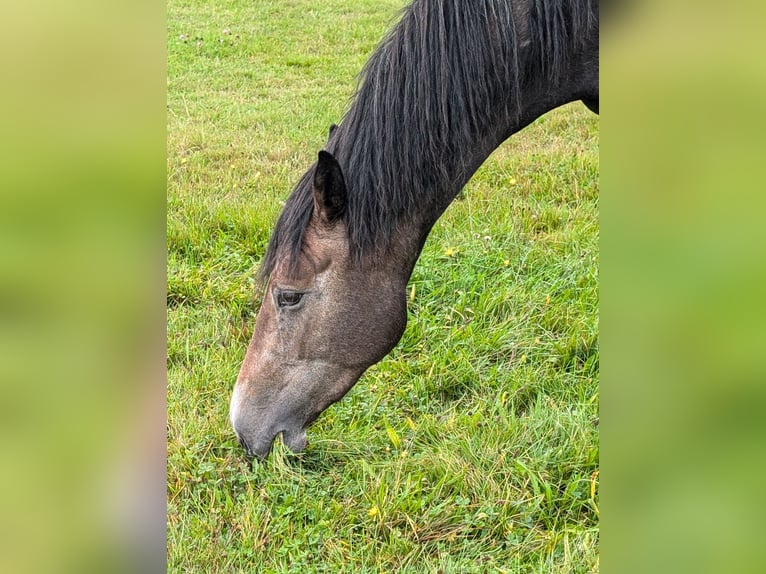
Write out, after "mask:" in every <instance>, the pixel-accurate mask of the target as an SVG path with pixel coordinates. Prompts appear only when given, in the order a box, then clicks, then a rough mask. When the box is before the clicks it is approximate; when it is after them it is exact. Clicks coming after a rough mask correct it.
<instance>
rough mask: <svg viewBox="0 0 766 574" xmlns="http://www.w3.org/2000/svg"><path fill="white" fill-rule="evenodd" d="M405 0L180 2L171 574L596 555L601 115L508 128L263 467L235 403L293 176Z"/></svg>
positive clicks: (590, 566)
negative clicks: (352, 359)
mask: <svg viewBox="0 0 766 574" xmlns="http://www.w3.org/2000/svg"><path fill="white" fill-rule="evenodd" d="M403 4H404V3H403V2H402V1H401V0H398V1H388V0H384V1H379V0H378V1H374V2H373V1H369V0H356V1H352V0H329V1H322V2H316V1H315V0H314V1H310V0H285V1H280V2H266V1H257V2H242V1H238V0H219V1H216V2H211V1H203V0H170V1H169V2H168V44H167V48H168V54H167V57H168V116H167V117H168V204H167V218H168V220H167V245H168V255H167V257H168V262H167V264H168V295H167V304H168V309H167V329H168V358H167V363H168V569H169V571H171V572H298V573H305V572H354V573H356V572H384V571H385V572H391V571H397V572H447V573H450V572H561V573H565V572H566V573H574V572H592V571H598V562H599V558H598V460H599V446H598V445H599V441H598V424H599V418H598V417H599V414H598V401H599V390H598V389H599V387H598V369H599V359H598V357H599V351H598V238H599V231H598V170H599V162H598V117H597V116H595V115H593V114H592V113H590V112H589V111H588V110H587V109H586V108H585V107H584V106H583V105H582V104H580V103H576V104H571V105H568V106H566V107H564V108H560V109H558V110H554V111H553V112H551V113H549V114H548V115H546V116H544V117H543V118H541V119H540V120H538V121H537V122H535V123H534V124H533V125H531V126H529V127H528V128H527V129H525V130H524V131H522V132H521V133H519V134H517V135H516V136H514V137H513V138H511V139H510V140H509V141H507V142H506V143H505V144H503V145H502V146H501V147H500V148H499V149H498V150H496V151H495V153H494V154H493V155H492V156H491V157H490V158H489V159H488V160H487V162H486V163H485V164H484V165H483V166H482V168H481V169H480V170H479V171H478V172H477V173H476V175H475V176H474V177H473V179H472V180H471V181H470V182H469V184H468V185H467V186H466V188H465V189H464V191H463V193H462V194H461V196H460V197H459V199H458V200H456V201H455V202H454V203H453V205H452V206H451V207H450V208H449V209H448V210H447V212H446V213H445V215H444V216H443V217H442V218H441V219H440V221H439V222H438V223H437V225H436V226H435V227H434V230H433V232H432V233H431V236H430V238H429V240H428V242H427V244H426V247H425V249H424V251H423V255H422V256H421V258H420V260H419V262H418V264H417V266H416V268H415V270H414V273H413V275H412V278H411V280H410V285H409V291H408V294H409V299H410V300H409V323H408V327H407V330H406V332H405V334H404V336H403V338H402V340H401V342H400V343H399V344H398V345H397V347H396V348H395V349H394V351H393V352H392V353H391V354H390V355H389V356H388V357H387V358H386V359H384V360H383V361H382V362H381V363H379V364H378V365H376V366H374V367H372V368H371V369H370V370H369V371H368V372H367V373H366V374H365V375H364V376H363V377H362V379H361V380H360V381H359V383H358V384H357V385H356V386H355V387H354V388H353V389H352V391H351V392H350V393H349V394H348V395H347V396H346V397H345V398H344V399H343V400H342V401H341V402H339V403H337V404H336V405H333V406H332V407H330V408H329V409H328V410H327V411H326V412H325V413H324V414H323V415H322V416H321V417H320V418H319V420H318V421H317V422H316V423H315V424H314V426H313V427H311V429H310V430H309V441H310V446H309V448H308V449H307V450H306V451H305V452H304V453H303V454H301V455H292V454H290V453H289V452H288V451H287V450H286V449H285V448H284V447H283V446H282V445H281V444H280V443H279V441H277V443H276V445H275V449H274V451H273V452H272V455H271V457H270V458H269V459H268V460H267V461H266V462H263V463H257V462H256V463H255V464H254V465H253V466H252V467H251V465H250V463H249V462H248V461H247V460H246V459H245V457H244V452H243V451H242V449H241V448H240V447H239V445H238V444H237V440H236V438H235V436H234V433H233V431H232V430H231V428H230V426H229V422H228V416H227V415H228V402H229V397H230V394H231V390H232V388H233V385H234V381H235V379H236V376H237V372H238V370H239V366H240V363H241V361H242V359H243V357H244V354H245V350H246V348H247V344H248V342H249V337H250V335H251V333H252V328H253V325H254V319H255V313H256V311H257V308H258V305H259V300H260V297H261V295H262V293H261V292H260V291H259V290H257V289H256V285H255V283H254V275H255V272H256V271H257V268H258V264H259V261H260V258H261V257H262V255H263V253H264V250H265V247H266V243H267V241H268V238H269V235H270V232H271V228H272V226H273V224H274V222H275V220H276V217H277V215H278V213H279V210H280V208H281V205H282V203H283V202H284V200H285V198H286V197H287V195H288V194H289V192H290V190H291V188H292V186H293V185H294V183H295V182H296V181H297V180H298V178H299V177H300V176H301V175H302V173H303V172H304V171H305V170H306V168H307V167H308V166H309V165H310V164H311V163H312V162H313V161H314V158H315V157H316V151H317V150H319V149H321V148H322V146H323V144H324V142H325V140H326V137H327V129H328V126H329V125H330V124H331V123H333V122H338V121H339V120H340V118H341V117H342V115H343V112H344V110H345V109H346V108H347V106H348V103H349V98H350V97H351V95H352V93H353V90H354V87H355V83H356V75H357V73H358V72H359V70H360V69H361V67H362V65H363V64H364V62H365V61H366V59H367V57H368V56H369V54H370V53H371V51H372V50H373V49H374V48H375V46H376V44H377V42H378V41H379V39H380V38H381V37H382V35H383V34H384V32H385V31H386V30H387V29H388V28H389V27H390V25H391V23H392V21H393V19H395V18H396V16H397V14H398V11H399V9H400V8H401V7H402V6H403Z"/></svg>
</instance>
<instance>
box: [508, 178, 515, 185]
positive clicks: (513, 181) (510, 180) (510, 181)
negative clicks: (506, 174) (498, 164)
mask: <svg viewBox="0 0 766 574" xmlns="http://www.w3.org/2000/svg"><path fill="white" fill-rule="evenodd" d="M508 183H510V184H511V185H516V178H515V177H512V178H511V179H509V180H508Z"/></svg>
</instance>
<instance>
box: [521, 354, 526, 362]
mask: <svg viewBox="0 0 766 574" xmlns="http://www.w3.org/2000/svg"><path fill="white" fill-rule="evenodd" d="M519 361H520V362H522V363H526V362H527V356H526V355H522V356H521V359H519Z"/></svg>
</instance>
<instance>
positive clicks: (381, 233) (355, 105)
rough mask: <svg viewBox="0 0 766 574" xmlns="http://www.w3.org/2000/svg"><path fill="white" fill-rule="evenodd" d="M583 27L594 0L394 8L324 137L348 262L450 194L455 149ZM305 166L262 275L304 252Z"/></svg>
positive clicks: (489, 126)
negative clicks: (341, 207) (339, 193)
mask: <svg viewBox="0 0 766 574" xmlns="http://www.w3.org/2000/svg"><path fill="white" fill-rule="evenodd" d="M594 27H596V28H597V27H598V0H528V1H525V0H485V1H480V0H477V1H470V2H469V1H464V0H415V1H414V2H413V3H412V4H411V5H410V6H409V7H407V8H405V9H404V11H403V13H402V16H401V19H400V20H399V22H398V24H396V26H394V27H393V28H392V29H391V31H390V32H389V33H388V35H387V36H386V37H385V38H384V39H383V41H382V42H381V43H380V45H379V46H378V47H377V49H376V50H375V51H374V53H373V54H372V56H371V57H370V59H369V60H368V62H367V64H366V65H365V67H364V68H363V70H362V72H361V74H360V79H359V82H358V85H357V90H356V93H355V95H354V97H353V98H352V103H351V106H350V107H349V109H348V111H347V112H346V114H345V116H344V118H343V120H342V121H341V123H340V125H339V126H337V128H336V129H331V131H330V139H329V141H328V143H327V146H326V147H327V151H329V152H330V153H332V154H333V155H334V156H335V158H336V159H337V160H338V162H339V163H340V165H341V168H342V170H343V174H344V178H345V181H346V186H347V189H348V205H347V209H346V214H345V215H344V219H343V221H344V222H345V225H346V228H347V235H348V240H349V249H350V255H351V257H352V260H353V261H354V262H355V263H356V264H357V265H359V266H363V265H364V264H365V263H366V262H368V261H371V260H374V259H375V258H376V257H377V256H378V255H380V254H381V253H384V252H385V251H386V249H387V248H388V246H389V244H390V241H391V239H392V235H393V232H394V230H395V229H396V225H397V222H399V221H400V219H401V218H402V217H404V216H406V215H407V214H409V213H412V212H413V211H414V210H416V209H421V210H422V209H424V206H425V208H426V209H429V208H430V209H434V210H435V209H436V207H435V206H436V205H437V204H439V203H442V204H443V202H444V194H445V193H447V192H448V191H453V192H454V193H457V191H459V189H453V188H454V187H455V182H456V181H460V180H461V177H462V174H461V170H462V169H464V168H465V166H463V165H462V164H461V162H460V161H459V158H460V157H461V152H462V154H465V150H469V149H471V148H472V147H473V146H475V145H476V141H477V139H478V137H479V135H480V134H483V133H487V132H488V131H490V130H495V129H496V128H497V125H496V124H497V122H498V119H499V118H500V119H503V120H510V121H512V120H518V119H519V118H520V114H521V95H522V91H523V89H524V88H525V87H529V85H530V84H531V83H533V82H541V81H545V82H547V83H548V85H551V86H553V87H555V85H556V84H557V83H558V82H559V80H560V79H561V78H562V75H563V74H564V73H565V70H566V69H567V63H568V53H569V52H570V51H571V49H572V47H573V46H574V43H575V42H577V41H578V39H579V38H582V37H584V36H585V35H586V32H587V31H589V30H592V29H593V28H594ZM314 167H315V166H312V167H311V168H310V169H309V170H308V171H307V172H306V173H305V174H304V175H303V177H302V178H301V179H300V181H299V182H298V184H297V185H296V187H295V189H294V190H293V192H292V194H291V195H290V197H289V198H288V200H287V202H286V204H285V207H284V209H283V211H282V213H281V215H280V217H279V219H278V221H277V224H276V227H275V229H274V232H273V234H272V236H271V239H270V241H269V245H268V248H267V250H266V254H265V255H264V259H263V262H262V264H261V270H260V277H261V278H262V279H265V278H267V277H268V276H269V275H270V274H271V273H272V272H273V270H274V267H275V265H276V262H277V260H278V259H279V258H280V257H287V258H288V261H289V262H291V263H292V264H294V263H295V262H296V261H297V259H298V256H299V255H300V253H301V251H302V249H303V240H304V234H305V230H306V228H307V226H308V224H309V221H310V220H311V216H312V213H313V194H312V179H313V173H314ZM449 199H452V198H451V197H450V198H449Z"/></svg>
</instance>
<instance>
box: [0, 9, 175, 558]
mask: <svg viewBox="0 0 766 574" xmlns="http://www.w3.org/2000/svg"><path fill="white" fill-rule="evenodd" d="M0 21H2V22H3V33H2V34H0V59H1V60H2V67H1V68H0V69H2V85H3V88H2V90H0V133H2V140H0V141H2V143H0V146H1V147H0V445H1V446H0V453H1V454H0V456H1V457H2V458H1V461H2V462H1V463H0V464H2V472H0V571H1V572H113V571H115V572H116V571H119V570H121V569H123V568H124V569H125V570H127V571H141V572H150V571H161V570H162V569H164V558H165V541H164V539H165V518H164V515H165V486H164V484H165V471H164V464H165V446H164V445H165V438H164V437H165V376H164V347H165V343H164V340H165V339H164V338H165V329H164V291H165V289H164V286H165V280H164V259H165V243H164V213H165V207H164V205H165V110H164V106H165V7H164V3H156V2H153V3H146V2H130V3H128V2H120V3H117V2H103V1H98V2H96V1H81V0H78V1H77V2H64V3H60V2H55V3H54V2H46V1H43V2H35V3H28V4H24V3H18V2H16V3H3V6H2V8H0Z"/></svg>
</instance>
